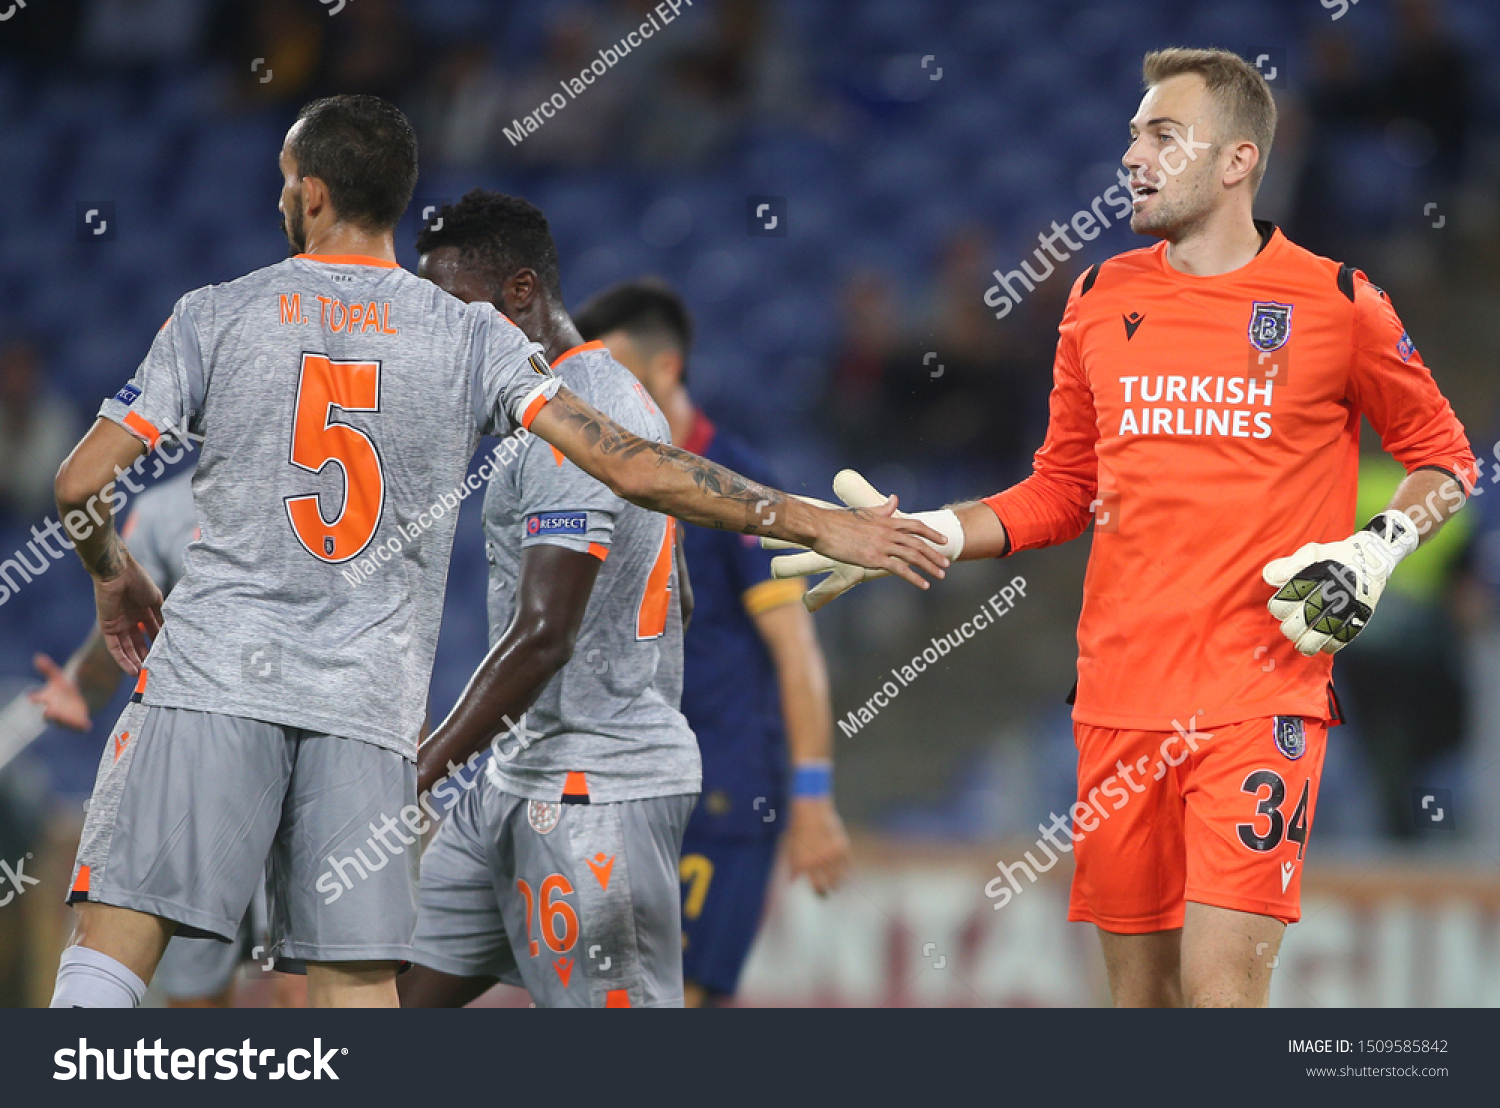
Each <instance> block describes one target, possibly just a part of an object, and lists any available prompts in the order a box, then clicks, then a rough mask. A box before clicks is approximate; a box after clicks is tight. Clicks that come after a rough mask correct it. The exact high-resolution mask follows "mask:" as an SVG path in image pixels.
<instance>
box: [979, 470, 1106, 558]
mask: <svg viewBox="0 0 1500 1108" xmlns="http://www.w3.org/2000/svg"><path fill="white" fill-rule="evenodd" d="M1069 487H1070V488H1071V486H1069ZM982 503H983V504H985V505H986V506H987V507H988V508H989V509H990V511H992V512H994V513H995V515H996V516H997V517H998V518H999V520H1000V524H1001V526H1002V527H1004V528H1005V538H1006V544H1007V545H1006V551H1005V553H1006V554H1015V553H1018V552H1020V551H1022V550H1035V549H1037V548H1038V547H1043V546H1052V545H1054V544H1056V543H1060V542H1068V541H1069V540H1070V539H1076V538H1077V537H1078V536H1079V535H1081V534H1083V532H1084V529H1085V528H1086V527H1088V525H1089V518H1090V517H1089V510H1088V505H1086V504H1080V503H1077V502H1075V501H1072V500H1071V499H1070V498H1069V497H1068V496H1067V494H1066V493H1065V492H1064V491H1063V489H1061V488H1058V489H1055V490H1049V491H1044V490H1043V489H1041V488H1039V487H1037V478H1036V476H1035V475H1033V476H1031V477H1028V478H1027V479H1026V480H1024V481H1022V482H1021V483H1020V484H1019V485H1012V486H1011V487H1010V488H1008V489H1006V490H1005V491H1004V492H997V493H996V494H995V495H994V496H986V497H985V498H984V500H983V501H982Z"/></svg>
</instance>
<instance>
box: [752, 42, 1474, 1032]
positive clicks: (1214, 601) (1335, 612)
mask: <svg viewBox="0 0 1500 1108" xmlns="http://www.w3.org/2000/svg"><path fill="white" fill-rule="evenodd" d="M1144 76H1145V84H1146V93H1145V96H1144V98H1143V100H1142V101H1141V105H1140V108H1139V110H1138V112H1137V113H1136V116H1135V118H1134V119H1132V120H1131V123H1130V134H1131V141H1130V146H1129V148H1128V150H1127V151H1126V153H1125V156H1124V158H1123V162H1124V165H1125V167H1126V168H1127V169H1128V170H1129V173H1130V186H1131V201H1132V215H1131V228H1132V229H1133V230H1134V231H1136V232H1137V233H1139V234H1146V235H1153V236H1156V237H1157V238H1159V239H1160V240H1161V241H1160V242H1158V243H1157V244H1156V245H1155V246H1152V247H1148V248H1144V249H1140V250H1134V251H1131V252H1129V253H1125V254H1121V255H1118V256H1116V257H1114V258H1111V259H1109V260H1108V261H1105V262H1102V263H1100V264H1098V265H1095V266H1093V267H1092V268H1090V269H1089V270H1088V271H1087V272H1085V273H1084V274H1083V275H1082V277H1080V278H1079V280H1078V281H1077V283H1076V284H1075V285H1074V287H1073V290H1072V294H1071V295H1070V297H1069V299H1068V304H1067V308H1066V310H1065V312H1064V314H1063V319H1062V324H1061V326H1060V328H1059V341H1058V347H1057V356H1056V362H1055V367H1054V386H1053V390H1052V396H1051V415H1050V425H1049V427H1048V431H1047V437H1046V441H1045V443H1044V444H1043V446H1042V447H1041V449H1040V450H1039V451H1038V452H1037V454H1036V458H1035V464H1034V472H1033V473H1032V475H1031V476H1030V477H1028V478H1027V479H1026V480H1024V481H1022V482H1020V483H1019V484H1017V485H1015V486H1014V487H1012V488H1009V489H1007V490H1005V491H1004V492H1001V493H999V494H997V495H995V496H991V497H988V498H986V499H984V500H982V501H977V502H973V503H967V504H959V505H955V506H954V507H953V508H951V509H945V510H943V511H940V512H930V513H923V514H922V516H921V517H920V518H922V519H923V520H924V521H925V522H927V523H928V524H929V525H930V526H932V527H933V528H935V529H936V530H938V531H940V532H942V533H943V534H945V535H946V536H948V542H947V543H946V544H945V546H944V547H943V550H944V553H946V554H947V555H948V556H950V557H962V558H966V559H968V558H986V557H997V556H1004V555H1008V554H1012V553H1015V552H1016V551H1020V550H1030V549H1034V548H1036V547H1041V546H1048V545H1051V544H1053V543H1059V542H1066V541H1068V540H1069V539H1072V538H1076V537H1077V536H1078V535H1080V534H1081V533H1082V532H1083V531H1084V529H1085V528H1086V527H1087V525H1088V522H1089V520H1090V518H1093V519H1094V521H1095V528H1094V531H1095V535H1094V543H1093V550H1092V552H1091V555H1090V560H1089V568H1088V574H1087V577H1086V578H1085V581H1084V598H1083V613H1082V616H1081V618H1080V621H1079V627H1078V646H1079V658H1078V685H1077V689H1076V700H1075V703H1074V710H1073V718H1074V727H1075V737H1076V741H1077V746H1078V803H1076V804H1075V805H1074V806H1073V808H1072V809H1071V815H1072V820H1073V826H1072V830H1071V832H1070V834H1071V835H1072V837H1073V839H1074V843H1075V844H1076V851H1077V868H1076V872H1075V876H1074V880H1073V893H1072V901H1071V906H1070V910H1069V918H1070V919H1074V920H1087V921H1090V922H1092V923H1094V924H1095V925H1096V926H1097V927H1098V929H1099V934H1100V939H1101V941H1102V944H1103V948H1104V957H1105V962H1106V965H1107V967H1108V972H1109V982H1110V989H1111V993H1112V995H1113V997H1114V1001H1115V1003H1116V1004H1117V1005H1121V1006H1141V1005H1180V1004H1184V1003H1186V1004H1190V1005H1200V1006H1223V1005H1264V1004H1266V1003H1267V1002H1268V999H1269V990H1270V980H1271V967H1272V966H1273V965H1274V964H1275V960H1276V959H1275V955H1276V952H1277V949H1278V947H1279V945H1280V942H1281V937H1282V934H1283V932H1284V930H1285V927H1286V925H1287V924H1288V923H1292V922H1295V921H1296V920H1297V919H1298V917H1299V913H1300V893H1301V877H1302V865H1303V862H1304V859H1305V855H1306V850H1307V844H1308V836H1309V832H1310V830H1311V827H1312V823H1313V815H1314V811H1315V808H1316V804H1317V793H1318V780H1319V776H1320V773H1321V770H1322V765H1323V752H1324V745H1325V741H1326V736H1327V729H1328V726H1329V724H1330V723H1331V722H1338V709H1337V703H1336V701H1335V699H1334V696H1333V687H1332V684H1331V681H1330V676H1331V670H1332V665H1333V659H1332V655H1333V653H1334V652H1336V651H1337V650H1339V649H1340V648H1342V647H1343V646H1344V645H1346V644H1347V643H1348V642H1349V641H1350V640H1352V639H1353V638H1354V637H1355V636H1356V635H1357V634H1358V633H1359V631H1360V629H1361V628H1362V627H1363V626H1364V625H1365V623H1366V621H1367V620H1369V619H1370V617H1371V615H1372V613H1373V612H1374V610H1375V608H1376V604H1377V602H1378V601H1379V599H1380V594H1381V591H1382V589H1383V588H1384V586H1385V583H1386V581H1387V579H1388V578H1389V576H1390V573H1391V571H1392V570H1393V569H1394V568H1395V566H1396V565H1397V564H1398V563H1399V562H1400V561H1401V559H1402V558H1404V557H1406V556H1407V555H1408V554H1410V553H1411V552H1412V551H1413V550H1415V549H1416V548H1417V546H1418V544H1419V543H1420V542H1421V541H1422V540H1423V539H1425V538H1427V537H1430V536H1431V535H1432V534H1433V533H1434V531H1435V530H1436V528H1438V527H1439V526H1441V525H1442V523H1443V521H1444V520H1445V519H1446V518H1447V517H1448V516H1449V515H1451V514H1452V513H1453V512H1454V511H1456V510H1457V509H1458V508H1460V507H1461V506H1462V505H1463V502H1464V499H1465V496H1466V493H1467V491H1468V488H1469V487H1471V486H1472V476H1473V473H1474V458H1473V455H1472V453H1471V452H1470V449H1469V446H1468V442H1467V440H1466V438H1465V436H1464V431H1463V427H1462V426H1461V425H1460V424H1459V421H1458V419H1457V418H1456V417H1455V415H1454V413H1453V410H1452V408H1451V407H1450V406H1449V404H1448V402H1447V401H1446V400H1445V399H1444V398H1443V395H1442V394H1441V393H1440V392H1439V390H1438V387H1437V385H1436V384H1435V383H1434V381H1433V377H1432V374H1431V372H1430V371H1429V370H1428V369H1427V367H1426V366H1425V365H1424V364H1423V362H1422V359H1421V357H1420V356H1419V355H1418V354H1417V352H1416V349H1415V347H1414V346H1413V344H1412V342H1411V340H1410V338H1409V337H1408V336H1407V334H1406V332H1405V330H1404V329H1403V327H1402V325H1401V321H1400V319H1399V318H1398V317H1397V315H1396V312H1395V309H1394V308H1393V307H1392V306H1391V303H1390V301H1389V299H1388V298H1387V297H1386V295H1385V294H1384V293H1383V292H1382V291H1381V290H1380V289H1379V288H1377V287H1376V286H1375V285H1373V284H1371V283H1370V282H1369V281H1368V280H1367V279H1366V278H1365V276H1364V274H1362V273H1360V272H1359V271H1357V270H1355V269H1353V268H1352V267H1350V266H1347V265H1341V264H1339V263H1338V262H1336V261H1331V260H1329V259H1327V258H1321V257H1317V256H1315V255H1313V254H1311V253H1309V252H1308V251H1306V250H1304V249H1302V248H1301V247H1298V246H1296V245H1294V244H1293V243H1291V242H1290V241H1288V240H1287V238H1286V237H1285V236H1284V235H1283V234H1282V233H1281V232H1280V231H1279V230H1278V229H1277V228H1276V227H1274V226H1273V225H1271V224H1269V223H1265V222H1261V221H1258V220H1255V219H1254V218H1253V216H1252V200H1253V198H1254V195H1255V191H1256V188H1257V186H1258V185H1259V183H1260V179H1261V176H1262V174H1263V172H1264V169H1265V164H1266V157H1267V155H1268V154H1269V152H1270V148H1271V140H1272V137H1273V135H1274V132H1275V125H1276V109H1275V105H1274V102H1273V101H1272V99H1271V94H1270V91H1269V89H1268V88H1267V87H1266V84H1265V81H1264V80H1263V79H1262V78H1261V76H1260V74H1259V73H1258V72H1257V71H1256V70H1255V69H1254V68H1253V67H1251V66H1250V65H1248V64H1247V63H1246V62H1244V61H1243V60H1242V59H1241V58H1239V57H1237V56H1235V55H1233V54H1230V53H1227V52H1224V51H1218V50H1184V49H1173V50H1164V51H1159V52H1157V53H1153V54H1150V55H1148V56H1147V57H1146V59H1145V66H1144ZM1008 276H1009V275H999V277H1000V279H1001V281H1002V284H1003V283H1004V282H1005V278H1006V277H1008ZM1362 415H1363V416H1365V417H1368V419H1369V421H1370V423H1371V424H1372V425H1373V426H1374V427H1375V429H1376V430H1377V431H1378V432H1379V434H1380V437H1381V443H1382V445H1383V447H1384V448H1385V449H1386V450H1387V451H1388V452H1389V453H1391V454H1392V455H1393V456H1394V457H1395V458H1396V459H1397V460H1399V461H1400V462H1401V463H1402V464H1403V465H1404V466H1405V468H1406V470H1407V473H1408V476H1407V477H1406V479H1405V481H1404V482H1403V483H1402V484H1401V486H1400V488H1399V489H1398V490H1397V491H1396V493H1395V495H1394V496H1393V498H1392V500H1391V502H1390V504H1389V505H1388V507H1387V508H1386V510H1385V511H1383V512H1381V513H1380V514H1379V515H1377V516H1375V517H1374V518H1373V519H1371V520H1370V521H1368V523H1366V524H1365V525H1364V526H1363V527H1362V528H1361V529H1359V530H1353V528H1354V525H1355V520H1354V504H1355V491H1356V480H1357V476H1358V468H1359V456H1358V449H1359V428H1360V417H1361V416H1362ZM836 488H837V489H838V491H840V492H841V493H842V494H843V495H844V496H845V498H846V499H847V500H849V501H850V502H852V503H858V502H863V501H867V500H868V499H869V498H870V497H873V496H877V495H878V494H876V493H874V490H873V489H870V488H869V487H868V485H866V484H864V483H863V481H862V479H860V478H858V477H857V475H854V474H850V473H848V472H847V471H846V473H844V474H841V475H840V479H839V481H838V482H837V484H836ZM1351 531H1352V534H1351ZM778 561H779V563H780V566H779V572H780V573H782V574H802V573H815V572H823V571H827V570H831V571H832V574H831V576H830V577H828V578H827V579H825V580H824V581H823V582H822V583H820V584H819V585H818V586H817V587H816V588H814V589H813V590H811V591H810V592H809V593H808V597H807V602H808V605H809V607H816V606H818V605H820V604H822V603H826V602H827V600H829V599H831V598H832V597H833V596H836V595H838V593H840V592H842V591H844V590H845V589H847V588H849V587H851V586H852V585H853V584H856V583H858V582H859V581H860V580H864V579H866V578H867V577H869V576H878V574H872V573H870V572H868V571H865V570H860V569H857V568H854V567H850V566H842V565H839V564H837V563H833V562H830V561H829V560H828V559H826V558H823V557H822V556H820V555H816V554H808V553H803V554H793V555H788V556H786V557H784V558H782V559H778ZM1268 609H1269V613H1270V614H1269V615H1268V614H1267V610H1268ZM1278 623H1279V624H1280V627H1279V630H1278V627H1277V624H1278ZM1122 782H1123V783H1122ZM1127 784H1128V788H1127V787H1126V785H1127ZM1007 899H1008V898H1007Z"/></svg>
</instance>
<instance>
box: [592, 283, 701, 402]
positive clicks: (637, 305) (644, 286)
mask: <svg viewBox="0 0 1500 1108" xmlns="http://www.w3.org/2000/svg"><path fill="white" fill-rule="evenodd" d="M573 323H574V324H575V325H576V326H577V327H578V333H579V334H580V335H582V336H583V337H584V339H586V340H589V341H592V340H593V339H597V338H601V337H603V336H604V335H607V334H609V333H610V332H611V331H624V332H625V333H626V334H627V335H629V336H630V337H631V338H632V339H635V340H645V341H647V342H654V343H657V344H660V345H665V346H671V347H674V348H675V349H676V350H677V352H678V353H680V354H681V355H682V379H683V380H684V381H686V380H687V358H688V352H689V351H690V350H691V349H692V347H693V318H692V316H690V315H689V314H688V310H687V305H685V304H684V303H683V302H682V297H680V296H678V295H677V293H676V292H674V291H673V290H672V288H671V286H670V285H668V284H667V283H666V282H665V281H661V280H658V279H656V278H654V277H646V278H643V279H642V280H639V281H629V282H626V283H625V284H623V285H616V286H615V287H614V288H611V289H606V290H605V291H604V292H601V293H600V294H599V295H598V296H596V297H594V298H593V299H592V300H590V301H589V302H588V303H587V304H585V305H584V306H583V307H582V308H580V309H579V310H578V311H577V312H575V313H574V314H573Z"/></svg>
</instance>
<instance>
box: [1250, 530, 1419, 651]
mask: <svg viewBox="0 0 1500 1108" xmlns="http://www.w3.org/2000/svg"><path fill="white" fill-rule="evenodd" d="M1420 541H1421V539H1420V536H1419V535H1418V534H1417V525H1416V524H1415V523H1413V522H1412V521H1411V517H1410V516H1408V515H1407V514H1406V513H1405V512H1403V511H1400V510H1398V509H1395V508H1391V509H1388V510H1387V511H1384V512H1381V513H1380V514H1379V515H1378V516H1376V517H1375V518H1374V519H1372V520H1370V522H1369V523H1367V524H1365V526H1364V528H1363V529H1362V530H1359V531H1356V532H1355V533H1354V534H1353V535H1351V536H1350V537H1349V538H1347V539H1344V540H1343V541H1342V542H1328V543H1319V542H1310V543H1308V544H1307V545H1306V546H1303V547H1302V548H1301V549H1300V550H1298V551H1297V552H1296V553H1295V554H1293V555H1291V556H1290V557H1287V558H1277V559H1276V560H1275V561H1273V562H1270V563H1268V564H1267V565H1266V568H1265V569H1264V570H1262V571H1261V576H1262V577H1264V578H1265V582H1266V584H1268V585H1271V586H1273V587H1275V589H1276V590H1277V591H1276V595H1275V596H1273V597H1271V599H1270V601H1269V602H1268V603H1267V604H1266V607H1267V608H1269V609H1270V611H1271V614H1272V615H1273V616H1275V617H1276V618H1277V619H1279V620H1281V633H1282V634H1283V635H1285V636H1286V637H1287V638H1289V639H1291V640H1292V642H1293V643H1295V644H1296V646H1297V649H1298V651H1300V652H1301V653H1303V654H1306V655H1308V656H1309V657H1311V656H1312V655H1314V654H1316V653H1318V651H1320V650H1321V651H1322V652H1323V653H1324V654H1336V653H1338V652H1339V651H1340V650H1342V649H1344V647H1346V646H1348V645H1349V644H1350V643H1351V642H1353V641H1354V636H1356V635H1358V634H1359V633H1360V632H1361V631H1362V630H1364V626H1365V624H1366V623H1368V622H1370V616H1371V615H1372V614H1373V613H1374V611H1375V605H1376V603H1378V602H1379V600H1380V594H1381V593H1382V592H1384V591H1385V583H1386V582H1387V581H1389V580H1390V577H1391V572H1392V571H1393V570H1394V569H1395V568H1396V566H1397V565H1398V564H1400V562H1401V559H1403V558H1405V557H1406V556H1407V555H1408V554H1410V553H1411V552H1412V551H1413V550H1415V549H1416V548H1417V544H1418V543H1419V542H1420Z"/></svg>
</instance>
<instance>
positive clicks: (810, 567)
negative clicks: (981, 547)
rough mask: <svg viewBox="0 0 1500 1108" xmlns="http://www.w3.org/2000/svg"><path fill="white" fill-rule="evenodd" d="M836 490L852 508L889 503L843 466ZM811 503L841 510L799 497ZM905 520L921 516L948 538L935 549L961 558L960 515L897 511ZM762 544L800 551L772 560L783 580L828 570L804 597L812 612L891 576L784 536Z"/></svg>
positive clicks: (774, 572)
mask: <svg viewBox="0 0 1500 1108" xmlns="http://www.w3.org/2000/svg"><path fill="white" fill-rule="evenodd" d="M833 491H834V493H836V494H837V495H838V498H839V499H840V500H842V501H843V502H844V504H845V505H846V506H847V507H850V508H878V507H880V506H881V505H882V504H884V503H885V502H886V499H887V498H886V497H884V496H882V495H881V494H880V493H878V492H876V491H875V487H874V486H873V485H871V484H870V482H868V481H866V480H865V479H864V478H863V477H861V476H860V475H859V474H858V473H855V472H854V470H852V469H841V470H839V472H838V474H837V475H836V476H835V477H834V479H833ZM798 499H800V500H805V501H806V502H807V503H809V504H815V505H817V506H818V507H820V508H830V509H833V510H834V511H837V510H838V505H836V504H829V503H827V502H826V501H822V500H814V499H813V498H812V497H808V496H803V497H799V498H798ZM896 514H897V515H898V516H900V517H902V518H903V519H919V520H921V521H922V522H923V523H925V524H927V526H929V527H931V528H932V529H933V530H934V531H938V532H940V533H941V534H942V535H944V536H945V537H946V539H947V541H946V542H944V543H943V544H942V545H941V546H938V545H937V544H936V543H932V544H930V545H932V546H933V547H934V549H936V550H938V551H940V552H941V553H943V554H945V555H947V556H948V558H949V559H951V560H952V561H955V562H956V561H958V556H959V554H960V553H962V552H963V548H964V529H963V525H962V524H961V523H959V522H958V516H957V515H955V514H954V513H953V512H952V511H950V510H949V509H947V508H943V509H941V510H939V511H936V512H913V513H908V512H897V513H896ZM760 545H761V546H762V547H764V548H765V549H767V550H800V551H802V553H800V554H783V555H782V556H781V557H779V558H772V559H771V576H772V577H775V578H778V579H783V578H787V577H807V576H810V575H812V574H815V573H826V574H828V576H827V577H825V578H823V580H821V581H819V582H818V583H817V584H816V585H814V586H813V587H812V588H811V589H809V590H808V591H807V592H806V593H804V594H803V596H802V603H803V606H804V607H806V608H807V610H808V611H809V612H816V611H817V610H818V609H819V608H821V607H822V606H823V605H824V604H827V603H828V602H829V601H830V600H832V599H833V598H834V597H836V596H840V595H842V594H844V593H846V592H848V591H849V590H850V589H852V588H853V587H854V586H855V585H858V584H859V583H860V582H862V581H872V580H874V579H875V578H877V577H888V576H889V575H890V574H889V571H887V570H883V569H865V568H864V567H863V566H854V565H849V564H848V563H847V562H836V561H834V560H833V559H832V558H829V557H827V556H825V555H823V554H818V553H816V552H815V551H812V550H808V549H807V548H806V547H804V546H801V545H799V544H797V543H794V542H787V541H785V540H783V539H772V538H763V539H761V540H760Z"/></svg>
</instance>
